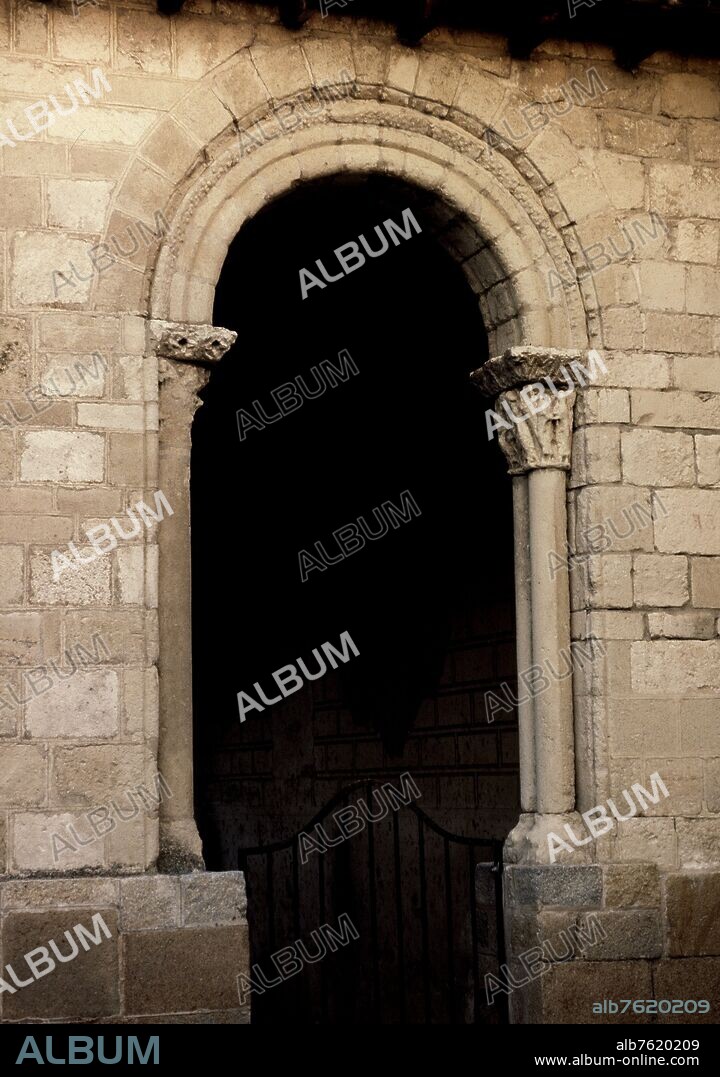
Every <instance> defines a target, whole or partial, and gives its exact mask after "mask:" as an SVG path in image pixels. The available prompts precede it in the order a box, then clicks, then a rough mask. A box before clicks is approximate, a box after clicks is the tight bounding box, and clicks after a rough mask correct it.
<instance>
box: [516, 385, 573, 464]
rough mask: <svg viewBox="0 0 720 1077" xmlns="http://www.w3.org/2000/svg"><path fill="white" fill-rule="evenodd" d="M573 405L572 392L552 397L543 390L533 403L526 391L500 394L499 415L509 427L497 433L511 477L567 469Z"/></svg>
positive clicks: (517, 390)
mask: <svg viewBox="0 0 720 1077" xmlns="http://www.w3.org/2000/svg"><path fill="white" fill-rule="evenodd" d="M574 402H575V393H574V392H567V391H566V394H565V395H563V396H553V395H552V394H551V393H550V392H549V390H547V389H545V395H544V397H543V399H542V400H539V401H538V400H537V397H536V399H535V400H534V401H533V399H532V396H531V394H529V393H528V392H527V390H519V389H508V390H507V391H506V392H504V393H501V394H500V396H499V397H498V400H497V411H498V416H500V417H501V418H505V419H506V421H507V422H508V424H509V426H508V428H506V429H501V430H499V431H498V440H499V442H500V448H501V449H502V451H503V452H504V453H505V458H506V460H507V462H508V471H509V473H510V474H511V475H523V474H524V473H525V472H526V471H534V470H535V469H536V468H548V467H554V468H561V469H562V470H564V471H569V470H570V449H571V446H572V420H573V404H574ZM505 405H507V407H505ZM540 409H542V410H540ZM511 416H513V417H511Z"/></svg>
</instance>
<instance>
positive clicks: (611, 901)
mask: <svg viewBox="0 0 720 1077" xmlns="http://www.w3.org/2000/svg"><path fill="white" fill-rule="evenodd" d="M604 893H605V904H606V905H608V906H614V907H618V908H628V907H632V906H634V905H641V906H645V907H646V908H647V907H650V908H657V907H658V906H659V905H660V877H659V874H658V869H657V865H656V864H615V865H609V866H607V867H606V868H605V869H604Z"/></svg>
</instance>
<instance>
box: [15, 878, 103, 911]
mask: <svg viewBox="0 0 720 1077" xmlns="http://www.w3.org/2000/svg"><path fill="white" fill-rule="evenodd" d="M119 886H120V883H119V880H117V879H28V880H25V881H22V882H21V881H11V882H5V883H3V884H1V889H2V907H3V909H4V910H6V911H7V910H9V909H21V910H27V911H33V910H34V911H37V910H38V909H54V908H62V907H63V906H76V907H78V908H84V907H86V906H87V907H90V908H94V909H98V908H103V907H110V906H116V905H117V904H118V899H119V898H118V895H119Z"/></svg>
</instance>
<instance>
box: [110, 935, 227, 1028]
mask: <svg viewBox="0 0 720 1077" xmlns="http://www.w3.org/2000/svg"><path fill="white" fill-rule="evenodd" d="M122 945H123V964H124V967H125V977H126V979H125V991H126V1008H127V1012H128V1013H130V1014H151V1013H168V1012H172V1011H175V1012H177V1011H183V1010H186V1011H187V1010H189V1011H192V1010H228V1009H232V1008H233V1007H234V1006H235V1005H236V1004H237V1002H238V991H237V977H238V975H239V974H240V973H241V972H244V973H245V974H246V975H247V973H248V935H247V928H246V927H241V926H238V927H206V928H191V927H188V928H184V929H183V930H182V931H174V932H172V931H145V932H141V933H130V934H128V935H124V936H123V939H122Z"/></svg>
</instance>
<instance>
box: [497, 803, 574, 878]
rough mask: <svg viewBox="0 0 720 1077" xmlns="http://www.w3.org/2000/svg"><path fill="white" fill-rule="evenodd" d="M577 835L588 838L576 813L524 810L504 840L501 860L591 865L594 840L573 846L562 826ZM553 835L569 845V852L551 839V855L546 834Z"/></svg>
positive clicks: (515, 862) (512, 862) (507, 861)
mask: <svg viewBox="0 0 720 1077" xmlns="http://www.w3.org/2000/svg"><path fill="white" fill-rule="evenodd" d="M566 824H567V825H568V826H569V827H570V828H571V830H572V831H573V833H574V834H576V835H577V836H578V837H579V838H586V837H588V836H589V835H588V832H587V827H586V826H585V823H584V822H583V819H582V816H581V815H580V813H579V812H575V811H573V812H563V813H562V814H557V815H550V814H548V815H545V814H539V813H537V812H532V813H530V812H528V813H527V814H525V815H521V816H520V819H519V820H518V822H517V824H516V826H515V827H514V828H513V829H512V830H511V831H510V833H509V834H508V836H507V838H506V839H505V846H504V850H503V859H504V861H505V863H506V864H548V865H552V864H591V863H592V862H593V859H594V848H595V842H594V841H589V842H588V843H587V845H580V846H575V845H573V843H572V841H571V839H570V838H569V836H568V834H567V831H566V830H565V825H566ZM550 834H553V835H555V837H556V838H558V839H561V840H562V841H564V842H565V843H566V844H567V845H569V846H570V847H571V850H572V851H571V852H570V851H568V850H566V849H563V848H562V847H560V848H558V842H553V843H552V845H553V851H552V854H551V851H550V843H549V842H548V836H549V835H550Z"/></svg>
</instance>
